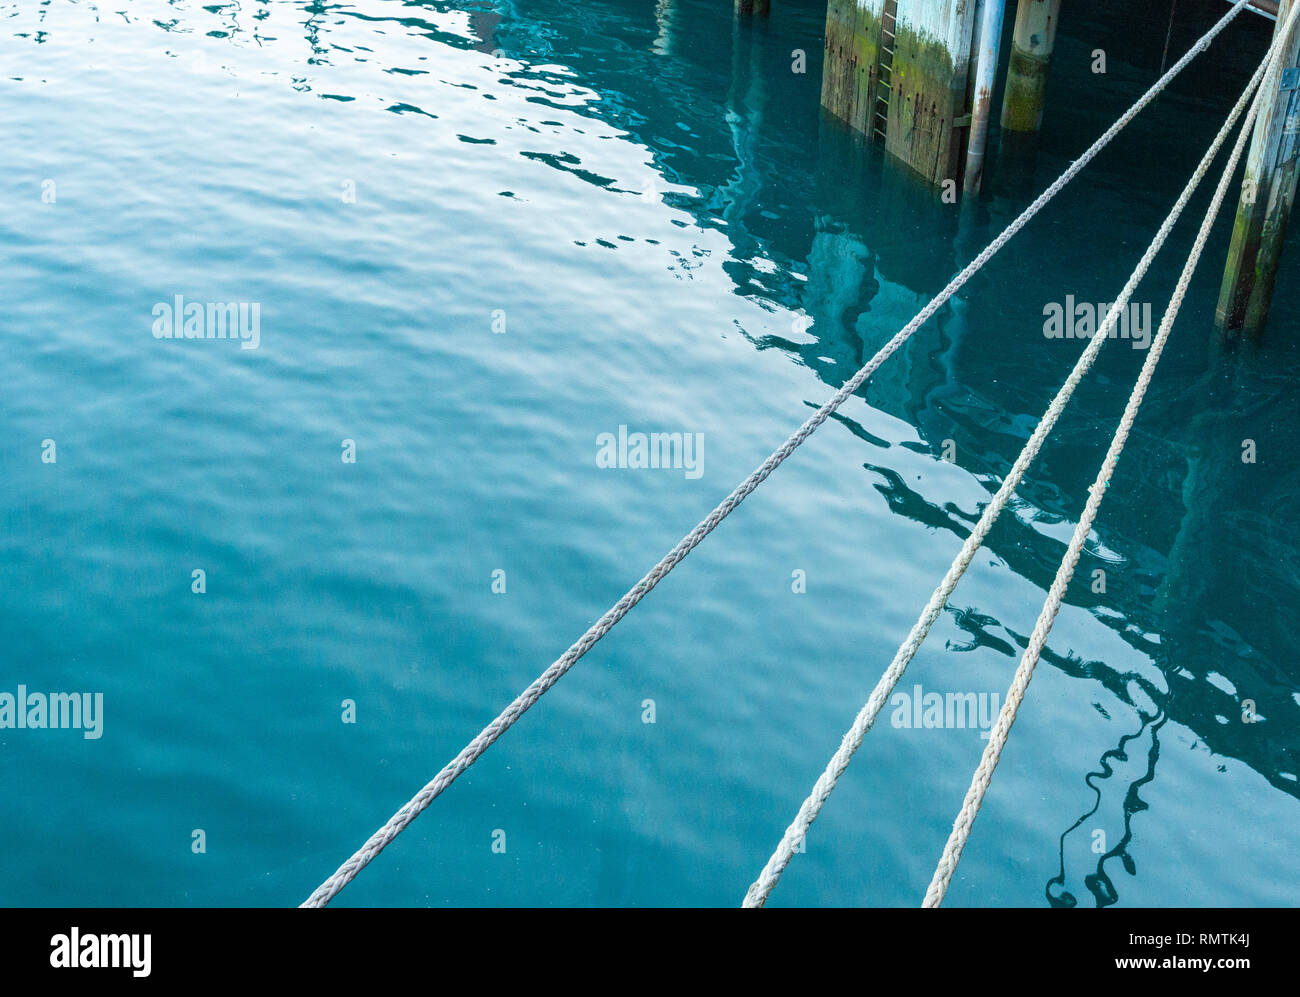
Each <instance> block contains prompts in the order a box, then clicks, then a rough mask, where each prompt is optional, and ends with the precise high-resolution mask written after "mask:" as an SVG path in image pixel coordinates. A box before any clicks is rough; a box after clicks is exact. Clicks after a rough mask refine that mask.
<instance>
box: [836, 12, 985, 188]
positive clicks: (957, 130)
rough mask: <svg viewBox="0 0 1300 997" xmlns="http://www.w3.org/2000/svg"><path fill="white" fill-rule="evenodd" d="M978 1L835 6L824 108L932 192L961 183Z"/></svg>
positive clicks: (968, 119)
mask: <svg viewBox="0 0 1300 997" xmlns="http://www.w3.org/2000/svg"><path fill="white" fill-rule="evenodd" d="M974 26H975V0H830V3H829V5H828V8H827V12H826V59H825V64H824V65H825V68H824V70H823V77H822V103H823V104H824V105H825V106H826V108H827V109H828V110H829V111H831V113H833V114H835V115H836V116H838V117H840V118H842V119H844V120H845V121H847V122H848V123H849V124H850V125H851V126H852V127H853V128H855V129H857V130H858V131H860V132H863V133H865V134H867V135H870V136H873V137H875V138H878V139H882V140H883V141H884V144H885V150H886V151H887V152H888V153H889V154H891V155H893V156H895V157H897V158H898V159H900V160H902V161H903V162H904V163H906V164H907V165H908V166H910V167H911V168H912V169H913V170H915V171H916V172H917V173H919V174H920V175H921V176H923V177H925V178H926V179H927V180H929V181H930V182H931V183H933V184H941V183H942V182H943V181H944V180H954V181H955V180H957V179H958V178H959V176H960V171H961V165H962V158H963V156H964V153H965V129H966V128H967V127H968V126H969V124H970V117H969V115H968V114H967V107H966V91H967V84H968V82H969V70H970V53H971V42H972V40H973V36H974Z"/></svg>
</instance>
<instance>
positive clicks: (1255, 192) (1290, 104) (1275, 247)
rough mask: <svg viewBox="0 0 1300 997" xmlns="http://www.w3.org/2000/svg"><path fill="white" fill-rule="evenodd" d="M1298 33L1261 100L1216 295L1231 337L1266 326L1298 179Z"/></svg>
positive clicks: (1286, 5)
mask: <svg viewBox="0 0 1300 997" xmlns="http://www.w3.org/2000/svg"><path fill="white" fill-rule="evenodd" d="M1296 2H1300V0H1282V3H1281V7H1280V10H1279V13H1278V20H1277V24H1278V27H1277V28H1276V29H1274V30H1275V33H1276V31H1279V30H1281V27H1282V24H1283V22H1284V21H1285V20H1286V17H1287V15H1288V14H1289V13H1290V11H1291V5H1292V3H1296ZM1297 57H1300V28H1297V29H1296V30H1294V31H1293V32H1292V36H1291V37H1290V38H1289V39H1287V40H1286V42H1285V48H1284V50H1283V56H1282V58H1283V60H1284V61H1283V63H1282V66H1283V69H1282V77H1281V80H1280V81H1279V88H1278V90H1277V92H1276V93H1273V94H1268V95H1266V96H1265V97H1264V101H1265V103H1264V106H1263V107H1262V108H1261V110H1260V114H1259V118H1258V119H1257V120H1256V122H1255V133H1254V135H1253V136H1252V139H1251V143H1250V156H1249V158H1248V159H1247V160H1246V175H1245V177H1244V178H1243V180H1242V182H1241V198H1240V200H1239V201H1238V203H1237V218H1236V223H1235V224H1234V225H1233V227H1232V243H1231V244H1230V245H1229V247H1228V262H1227V265H1226V266H1225V268H1224V271H1223V285H1222V287H1221V288H1220V290H1219V305H1218V308H1217V309H1216V310H1215V319H1216V322H1217V324H1218V326H1219V328H1220V329H1222V330H1224V331H1225V332H1227V333H1229V334H1231V333H1235V332H1238V331H1244V332H1247V333H1250V334H1252V335H1256V334H1258V333H1259V332H1260V331H1261V330H1262V329H1263V328H1264V325H1265V323H1266V322H1267V321H1268V307H1269V303H1270V301H1271V299H1272V297H1273V281H1274V279H1275V278H1276V277H1277V266H1278V260H1279V258H1280V257H1281V255H1282V242H1283V240H1284V239H1285V237H1286V229H1287V221H1288V219H1289V218H1290V215H1291V205H1292V204H1294V203H1295V195H1296V178H1297V175H1298V174H1300V69H1297V68H1296V61H1297Z"/></svg>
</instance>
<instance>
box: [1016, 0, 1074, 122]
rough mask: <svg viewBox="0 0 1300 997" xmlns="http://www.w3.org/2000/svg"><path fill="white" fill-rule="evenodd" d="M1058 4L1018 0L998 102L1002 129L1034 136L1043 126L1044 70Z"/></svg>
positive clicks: (1050, 0)
mask: <svg viewBox="0 0 1300 997" xmlns="http://www.w3.org/2000/svg"><path fill="white" fill-rule="evenodd" d="M1060 14H1061V0H1020V3H1019V5H1018V6H1017V7H1016V28H1015V34H1014V35H1013V36H1012V39H1011V59H1010V61H1009V62H1008V64H1007V90H1006V94H1005V95H1004V96H1003V98H1002V129H1003V130H1004V131H1009V132H1036V131H1038V127H1039V125H1041V124H1042V122H1043V103H1044V101H1045V100H1046V97H1047V70H1048V67H1049V66H1050V65H1051V61H1052V49H1053V48H1054V47H1055V45H1056V22H1057V21H1058V20H1059V19H1060Z"/></svg>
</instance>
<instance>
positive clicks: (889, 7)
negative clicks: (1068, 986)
mask: <svg viewBox="0 0 1300 997" xmlns="http://www.w3.org/2000/svg"><path fill="white" fill-rule="evenodd" d="M897 24H898V0H885V7H884V10H882V11H881V14H880V77H879V81H878V83H877V84H876V107H875V118H874V120H873V121H872V132H873V133H874V134H875V135H877V136H879V137H880V140H881V141H882V142H883V141H884V139H885V129H887V128H888V127H889V98H890V97H891V96H892V95H893V91H894V87H893V66H894V36H895V29H896V27H897Z"/></svg>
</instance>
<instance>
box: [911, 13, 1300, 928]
mask: <svg viewBox="0 0 1300 997" xmlns="http://www.w3.org/2000/svg"><path fill="white" fill-rule="evenodd" d="M1297 13H1300V3H1297V4H1295V6H1294V7H1293V8H1292V11H1291V14H1290V16H1289V17H1288V18H1287V20H1286V24H1285V25H1284V26H1283V27H1282V28H1281V29H1280V30H1279V31H1278V32H1277V33H1276V35H1275V36H1274V40H1273V44H1272V45H1271V46H1270V48H1269V52H1268V55H1267V56H1266V57H1265V59H1264V62H1263V63H1261V68H1263V67H1264V66H1267V67H1268V73H1267V76H1266V77H1265V82H1264V85H1263V86H1262V87H1260V89H1259V91H1258V92H1257V93H1256V95H1255V99H1254V102H1253V103H1252V104H1251V107H1250V113H1249V114H1248V115H1247V116H1246V121H1245V124H1243V125H1242V128H1241V132H1240V134H1239V135H1238V136H1237V141H1236V143H1235V145H1234V146H1233V148H1232V154H1231V155H1230V156H1229V157H1228V163H1227V165H1226V166H1225V167H1224V170H1223V175H1222V177H1220V179H1219V184H1218V186H1217V187H1216V189H1215V191H1214V197H1213V199H1212V200H1211V202H1210V206H1209V209H1208V210H1207V211H1206V214H1205V218H1204V220H1203V221H1202V222H1201V229H1200V231H1199V232H1198V233H1197V235H1196V242H1195V243H1194V244H1193V246H1192V251H1191V254H1190V255H1189V256H1188V257H1187V262H1186V263H1185V264H1184V265H1183V272H1182V274H1181V275H1180V276H1179V278H1178V284H1177V285H1176V286H1175V288H1174V293H1173V296H1172V297H1171V298H1170V299H1169V307H1168V308H1167V309H1166V310H1165V314H1164V318H1163V319H1161V322H1160V330H1159V331H1158V332H1157V333H1156V337H1155V339H1154V340H1153V341H1152V343H1151V348H1150V350H1149V352H1148V353H1147V357H1146V361H1145V362H1144V363H1143V364H1142V371H1141V373H1140V374H1139V375H1138V379H1137V383H1136V384H1135V385H1134V386H1133V393H1132V394H1131V395H1130V396H1129V400H1128V404H1127V405H1126V406H1125V407H1124V415H1123V417H1122V418H1121V419H1120V423H1119V427H1118V428H1117V429H1116V430H1115V436H1114V438H1113V439H1112V440H1111V443H1110V449H1109V450H1107V452H1106V459H1105V460H1103V461H1102V465H1101V469H1100V470H1099V471H1098V472H1097V478H1096V480H1095V481H1094V482H1093V484H1092V486H1091V487H1090V488H1089V489H1088V493H1089V494H1088V502H1087V505H1086V506H1085V508H1084V510H1083V514H1082V516H1080V518H1079V523H1078V525H1077V526H1076V527H1075V529H1074V535H1073V536H1072V537H1071V538H1070V545H1069V547H1068V548H1067V549H1066V553H1065V557H1064V558H1063V559H1062V561H1061V565H1060V567H1059V568H1058V569H1057V572H1056V578H1055V579H1054V580H1053V581H1052V585H1051V588H1050V589H1049V590H1048V594H1047V599H1046V601H1045V602H1044V603H1043V609H1042V612H1041V613H1040V614H1039V616H1038V622H1037V623H1036V624H1035V625H1034V630H1033V633H1032V634H1031V635H1030V638H1029V644H1028V646H1027V647H1026V648H1025V653H1024V656H1023V657H1022V658H1021V659H1020V666H1019V667H1018V668H1017V669H1016V674H1015V677H1014V678H1013V679H1012V680H1011V686H1010V688H1009V689H1008V690H1007V698H1006V701H1005V703H1003V706H1002V711H1001V712H1000V713H999V714H998V719H997V723H996V724H994V727H993V730H992V731H991V733H990V735H989V743H988V744H987V745H986V746H985V748H984V754H983V756H982V757H981V758H980V763H979V766H978V767H977V768H976V769H975V773H974V776H973V778H972V779H971V784H970V788H969V789H968V790H967V791H966V798H965V800H964V801H963V802H962V806H961V810H960V811H959V812H958V814H957V818H956V820H955V821H954V822H953V827H952V833H951V834H950V835H949V836H948V842H947V844H946V845H945V846H944V850H943V854H942V856H940V858H939V863H938V866H937V867H936V868H935V870H934V878H933V879H932V880H931V882H930V887H929V889H928V890H927V891H926V894H925V900H924V901H923V902H922V906H923V907H938V906H939V905H940V904H942V903H943V898H944V896H945V895H946V894H947V892H948V884H949V883H950V882H951V880H952V877H953V873H955V872H956V870H957V863H958V862H959V861H960V859H961V853H962V849H963V848H965V847H966V842H967V840H968V839H969V838H970V833H971V828H972V826H973V825H974V823H975V818H976V817H977V816H978V815H979V811H980V806H981V805H982V804H983V802H984V794H985V792H986V791H987V790H988V787H989V783H990V781H991V780H992V779H993V770H994V769H996V768H997V765H998V760H999V759H1000V758H1001V757H1002V749H1003V748H1004V747H1005V746H1006V743H1007V738H1008V736H1009V735H1010V733H1011V725H1012V724H1013V723H1015V721H1016V712H1017V711H1018V710H1019V709H1020V704H1021V702H1022V701H1023V699H1024V697H1025V690H1026V689H1028V687H1029V681H1030V679H1032V678H1033V675H1034V668H1035V667H1036V666H1037V665H1038V659H1039V656H1040V655H1041V654H1042V650H1043V647H1044V646H1045V645H1046V643H1047V635H1048V634H1049V633H1050V632H1051V629H1052V624H1053V623H1054V622H1055V620H1056V614H1057V613H1058V612H1059V611H1060V609H1061V604H1062V602H1063V601H1064V600H1065V590H1066V587H1067V586H1068V585H1069V584H1070V579H1071V577H1073V575H1074V569H1075V567H1076V566H1077V565H1078V563H1079V556H1080V554H1081V553H1082V551H1083V545H1084V543H1085V542H1086V541H1087V539H1088V535H1089V533H1090V532H1091V530H1092V524H1093V521H1094V520H1095V519H1096V518H1097V510H1098V509H1099V508H1100V507H1101V500H1102V499H1103V498H1104V497H1105V495H1106V488H1107V486H1108V485H1109V484H1110V479H1111V476H1112V475H1113V474H1114V473H1115V465H1116V463H1117V462H1118V461H1119V456H1120V453H1121V452H1122V451H1123V449H1124V444H1125V443H1126V442H1127V441H1128V435H1129V431H1130V430H1131V429H1132V428H1133V423H1134V421H1135V420H1136V419H1137V414H1138V409H1139V408H1141V406H1142V400H1143V398H1144V397H1145V395H1146V392H1147V388H1148V386H1149V385H1150V383H1151V378H1152V375H1153V374H1154V373H1155V368H1156V364H1157V363H1159V362H1160V355H1161V353H1162V352H1163V351H1164V348H1165V342H1166V341H1167V340H1168V338H1169V331H1170V329H1172V328H1173V324H1174V321H1175V319H1177V317H1178V312H1179V309H1180V308H1181V307H1182V304H1183V298H1184V297H1185V296H1186V294H1187V287H1188V285H1189V284H1190V283H1191V279H1192V274H1193V272H1194V271H1195V270H1196V265H1197V263H1199V262H1200V258H1201V252H1202V251H1203V250H1204V249H1205V243H1206V240H1207V239H1208V238H1209V235H1210V229H1211V228H1212V227H1213V225H1214V220H1215V218H1217V217H1218V214H1219V208H1220V206H1221V205H1222V204H1223V197H1224V194H1225V192H1226V191H1227V189H1228V185H1229V184H1230V183H1231V181H1232V177H1233V175H1234V174H1235V173H1236V170H1237V163H1238V161H1239V160H1240V159H1241V153H1242V150H1243V149H1244V148H1245V145H1246V139H1247V137H1248V136H1249V135H1250V132H1251V126H1252V125H1253V124H1254V121H1255V118H1256V117H1257V115H1258V114H1259V109H1260V107H1261V105H1262V103H1263V101H1264V99H1265V97H1267V96H1268V95H1270V94H1272V93H1273V92H1274V91H1275V90H1276V87H1277V74H1278V72H1279V71H1280V70H1281V66H1282V60H1281V52H1282V49H1283V46H1282V44H1281V42H1282V40H1283V39H1284V38H1285V37H1286V36H1287V35H1288V34H1289V33H1290V31H1291V27H1292V25H1293V24H1294V22H1295V19H1296V14H1297ZM1256 75H1257V76H1258V73H1257V74H1256ZM1252 85H1253V84H1252Z"/></svg>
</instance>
